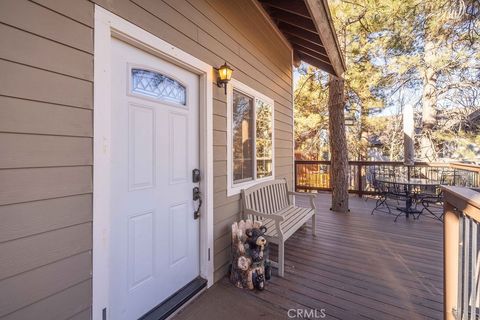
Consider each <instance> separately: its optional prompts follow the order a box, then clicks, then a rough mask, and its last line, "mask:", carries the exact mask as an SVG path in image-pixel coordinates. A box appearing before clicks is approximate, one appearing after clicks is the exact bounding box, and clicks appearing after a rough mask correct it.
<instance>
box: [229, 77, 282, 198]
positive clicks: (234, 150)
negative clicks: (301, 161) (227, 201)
mask: <svg viewBox="0 0 480 320" xmlns="http://www.w3.org/2000/svg"><path fill="white" fill-rule="evenodd" d="M230 83H231V85H229V90H228V93H227V95H228V96H227V108H228V111H227V118H228V119H227V121H228V126H227V139H228V141H227V146H228V148H227V149H228V150H227V152H228V157H227V168H228V169H227V176H228V195H233V194H237V193H239V192H240V190H241V189H244V188H248V187H250V186H252V185H254V184H256V183H258V182H262V181H265V180H270V179H273V177H274V172H273V171H274V137H273V132H274V131H273V130H274V128H273V106H274V103H273V100H272V99H270V98H268V97H266V96H265V95H263V94H261V93H259V92H257V91H256V90H253V89H252V88H250V87H247V86H246V85H244V84H242V83H240V82H238V81H235V80H232V81H231V82H230Z"/></svg>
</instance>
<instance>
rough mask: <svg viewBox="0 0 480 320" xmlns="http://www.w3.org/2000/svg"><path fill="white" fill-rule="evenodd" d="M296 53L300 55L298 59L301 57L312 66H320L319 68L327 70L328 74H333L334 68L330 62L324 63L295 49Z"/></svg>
mask: <svg viewBox="0 0 480 320" xmlns="http://www.w3.org/2000/svg"><path fill="white" fill-rule="evenodd" d="M297 54H298V56H299V57H300V59H302V60H303V61H305V62H307V63H309V64H311V65H312V66H315V67H317V68H320V69H321V70H323V71H325V72H328V73H330V74H335V70H334V69H333V67H332V65H331V64H328V63H325V62H323V61H322V60H319V59H317V58H314V57H311V56H309V55H307V54H304V53H303V52H298V51H297Z"/></svg>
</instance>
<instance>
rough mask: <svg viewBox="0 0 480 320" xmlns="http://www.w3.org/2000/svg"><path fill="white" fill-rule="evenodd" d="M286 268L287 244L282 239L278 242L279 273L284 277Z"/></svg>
mask: <svg viewBox="0 0 480 320" xmlns="http://www.w3.org/2000/svg"><path fill="white" fill-rule="evenodd" d="M284 269H285V244H284V243H283V241H282V240H280V241H279V244H278V275H279V276H280V277H282V278H283V275H284Z"/></svg>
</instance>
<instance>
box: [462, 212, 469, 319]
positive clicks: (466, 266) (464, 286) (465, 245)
mask: <svg viewBox="0 0 480 320" xmlns="http://www.w3.org/2000/svg"><path fill="white" fill-rule="evenodd" d="M463 220H464V232H463V282H462V289H463V299H462V302H463V308H462V313H463V315H462V319H465V320H468V285H469V281H468V278H469V270H468V269H469V267H470V264H469V258H470V257H469V256H470V254H469V253H470V251H469V250H470V219H468V218H465V217H464V218H463Z"/></svg>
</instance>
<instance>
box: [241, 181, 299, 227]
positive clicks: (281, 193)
mask: <svg viewBox="0 0 480 320" xmlns="http://www.w3.org/2000/svg"><path fill="white" fill-rule="evenodd" d="M287 192H288V188H287V181H286V180H285V179H277V180H272V181H268V182H263V183H260V184H258V185H255V186H253V187H250V188H248V189H244V190H242V207H243V208H245V209H250V210H254V211H258V212H261V213H266V214H271V213H276V212H278V211H280V210H282V209H284V208H286V207H287V206H289V205H290V199H289V197H288V194H287ZM248 218H250V219H253V220H256V217H248Z"/></svg>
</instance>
